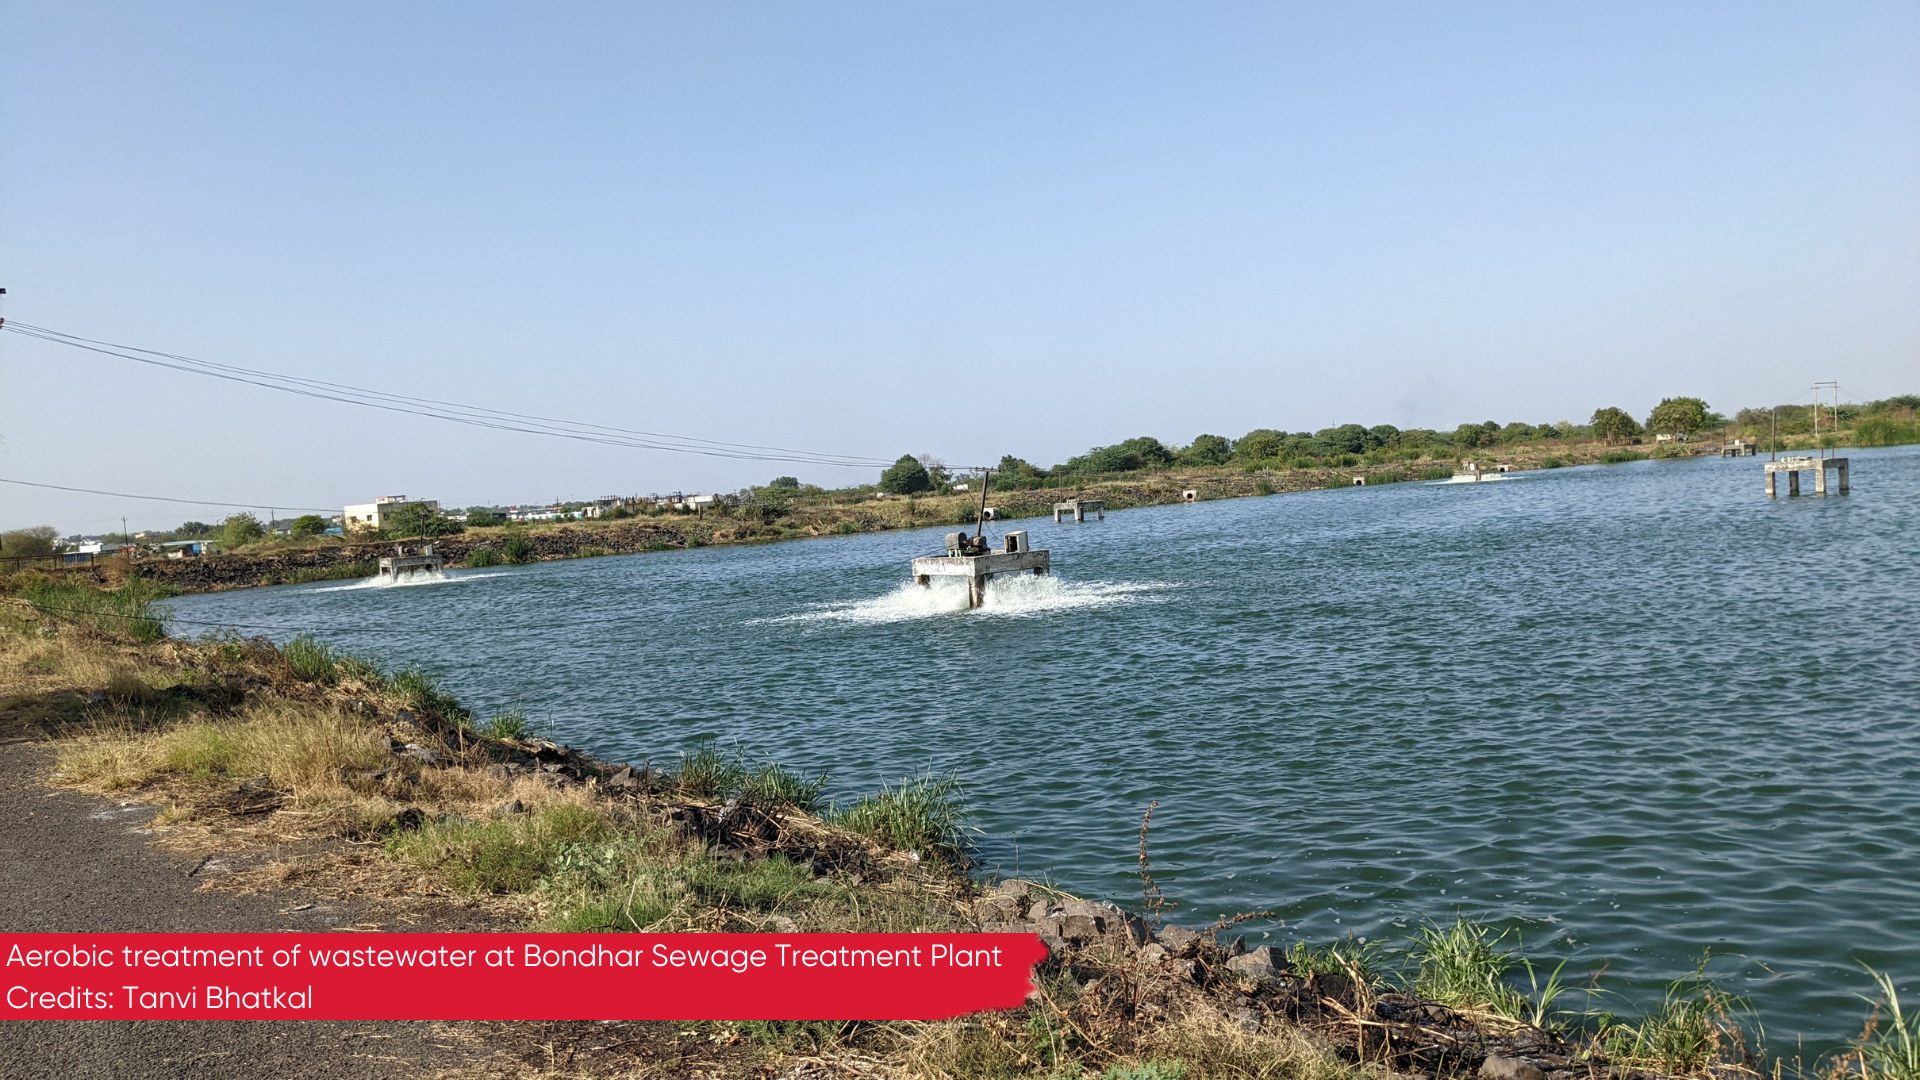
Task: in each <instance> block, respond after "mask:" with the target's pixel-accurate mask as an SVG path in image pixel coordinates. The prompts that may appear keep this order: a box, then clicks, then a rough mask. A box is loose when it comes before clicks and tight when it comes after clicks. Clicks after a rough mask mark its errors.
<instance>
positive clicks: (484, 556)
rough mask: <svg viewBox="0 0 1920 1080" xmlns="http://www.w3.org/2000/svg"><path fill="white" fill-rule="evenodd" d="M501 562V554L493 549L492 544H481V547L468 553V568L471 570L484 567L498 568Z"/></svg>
mask: <svg viewBox="0 0 1920 1080" xmlns="http://www.w3.org/2000/svg"><path fill="white" fill-rule="evenodd" d="M500 561H501V560H500V553H499V552H498V551H495V550H494V549H493V545H492V544H481V545H480V546H479V547H476V548H474V549H473V550H471V551H469V552H467V567H468V568H469V569H473V570H478V569H480V568H482V567H487V566H498V565H500Z"/></svg>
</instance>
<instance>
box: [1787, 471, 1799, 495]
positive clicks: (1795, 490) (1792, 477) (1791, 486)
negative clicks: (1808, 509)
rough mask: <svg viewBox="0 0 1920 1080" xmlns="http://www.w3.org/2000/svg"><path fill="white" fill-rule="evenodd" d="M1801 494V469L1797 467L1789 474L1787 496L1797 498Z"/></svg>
mask: <svg viewBox="0 0 1920 1080" xmlns="http://www.w3.org/2000/svg"><path fill="white" fill-rule="evenodd" d="M1799 494H1800V470H1799V469H1795V470H1793V471H1792V472H1790V473H1788V474H1787V497H1788V498H1795V497H1797V496H1798V495H1799Z"/></svg>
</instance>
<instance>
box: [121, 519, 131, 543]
mask: <svg viewBox="0 0 1920 1080" xmlns="http://www.w3.org/2000/svg"><path fill="white" fill-rule="evenodd" d="M131 543H133V537H131V536H128V535H127V519H126V517H125V516H122V517H121V518H120V546H121V547H125V546H126V545H128V544H131Z"/></svg>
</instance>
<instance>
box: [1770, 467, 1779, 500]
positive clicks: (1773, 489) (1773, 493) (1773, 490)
mask: <svg viewBox="0 0 1920 1080" xmlns="http://www.w3.org/2000/svg"><path fill="white" fill-rule="evenodd" d="M1779 497H1780V493H1779V491H1778V490H1776V485H1775V484H1774V482H1773V474H1772V473H1768V474H1767V498H1769V499H1777V498H1779Z"/></svg>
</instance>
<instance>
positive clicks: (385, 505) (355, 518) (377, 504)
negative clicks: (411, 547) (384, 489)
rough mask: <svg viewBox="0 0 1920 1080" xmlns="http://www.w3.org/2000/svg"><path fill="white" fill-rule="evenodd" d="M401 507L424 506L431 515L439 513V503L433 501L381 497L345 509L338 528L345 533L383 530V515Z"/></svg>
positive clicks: (403, 496)
mask: <svg viewBox="0 0 1920 1080" xmlns="http://www.w3.org/2000/svg"><path fill="white" fill-rule="evenodd" d="M403 506H424V507H426V508H427V509H428V510H429V511H431V512H432V513H436V514H437V513H439V512H440V503H439V501H438V500H435V499H409V498H407V497H406V496H405V495H382V496H380V497H379V498H377V499H375V500H373V501H372V502H370V503H361V504H360V505H358V506H349V507H347V508H346V512H345V513H343V514H341V515H340V527H341V528H342V529H345V530H346V531H347V532H353V531H355V530H358V529H381V528H385V527H386V525H385V515H388V514H391V513H393V512H394V511H395V510H398V509H400V508H401V507H403Z"/></svg>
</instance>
